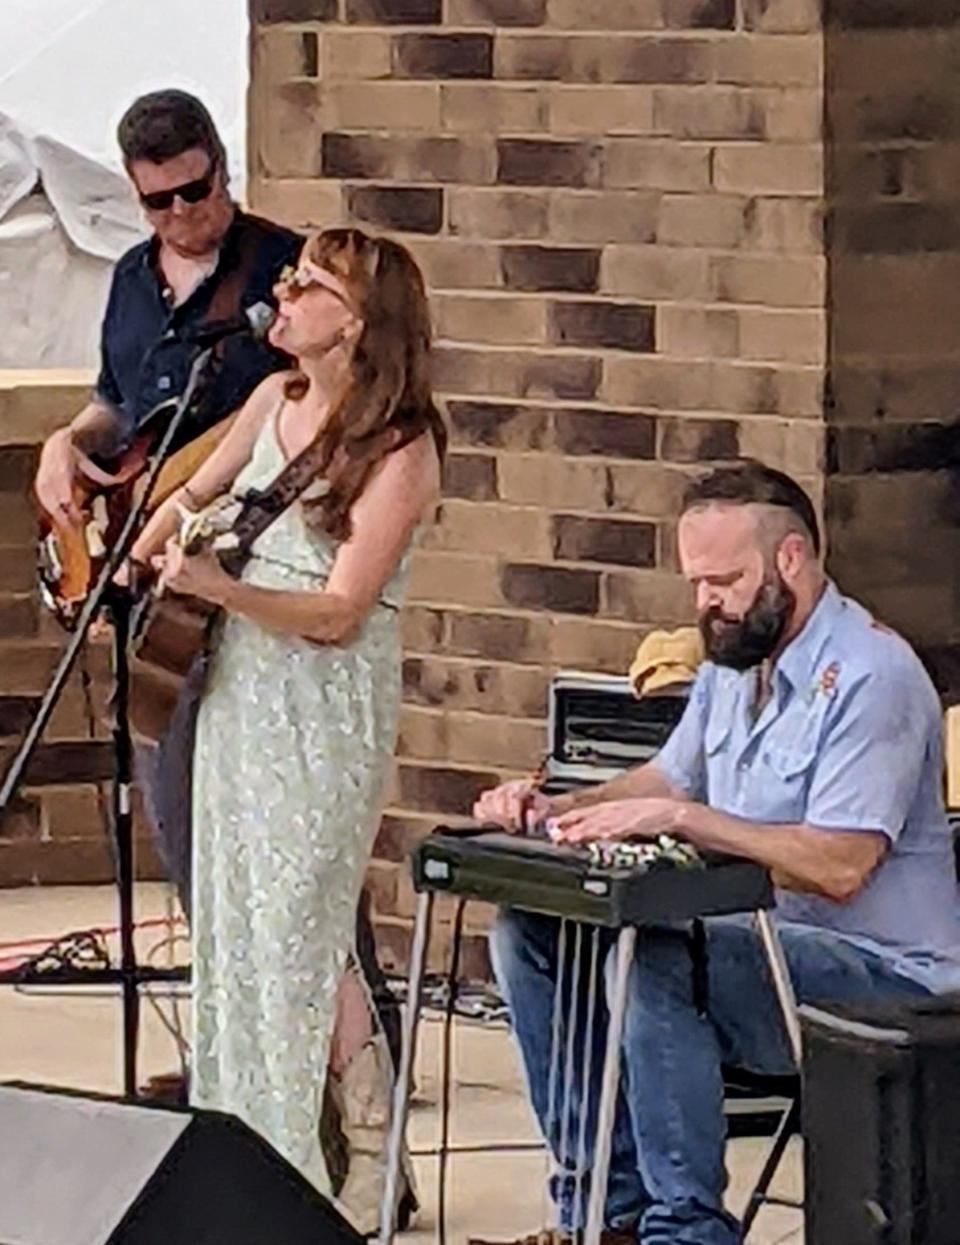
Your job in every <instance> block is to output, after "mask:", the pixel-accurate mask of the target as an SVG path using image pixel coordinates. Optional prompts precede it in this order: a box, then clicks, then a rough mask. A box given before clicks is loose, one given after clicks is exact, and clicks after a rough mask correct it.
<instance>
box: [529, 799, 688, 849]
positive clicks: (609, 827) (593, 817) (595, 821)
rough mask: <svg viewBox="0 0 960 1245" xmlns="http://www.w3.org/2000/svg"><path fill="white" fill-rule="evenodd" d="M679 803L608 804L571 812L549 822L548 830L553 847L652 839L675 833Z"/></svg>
mask: <svg viewBox="0 0 960 1245" xmlns="http://www.w3.org/2000/svg"><path fill="white" fill-rule="evenodd" d="M681 804H682V801H680V800H673V799H669V798H663V797H656V798H644V799H634V800H608V801H606V802H605V803H603V804H590V805H587V806H586V807H581V808H575V809H571V811H570V812H569V813H563V814H562V815H561V816H560V817H556V818H552V819H551V821H550V822H549V825H548V829H549V831H550V836H551V838H553V839H554V841H555V842H557V843H570V844H572V843H593V842H596V841H600V840H603V841H615V840H618V839H655V838H656V837H657V835H660V834H670V833H671V832H672V831H674V830H675V829H676V815H677V809H678V808H680V807H681Z"/></svg>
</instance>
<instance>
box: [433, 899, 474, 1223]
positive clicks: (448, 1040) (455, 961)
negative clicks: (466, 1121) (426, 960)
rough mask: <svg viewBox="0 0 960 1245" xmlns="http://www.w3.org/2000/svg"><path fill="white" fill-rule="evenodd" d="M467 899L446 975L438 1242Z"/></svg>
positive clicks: (443, 1219)
mask: <svg viewBox="0 0 960 1245" xmlns="http://www.w3.org/2000/svg"><path fill="white" fill-rule="evenodd" d="M466 907H467V901H466V900H465V899H460V900H458V901H457V908H456V912H455V914H454V918H453V941H452V943H451V947H450V973H449V975H448V977H447V1006H446V1011H445V1013H444V1017H443V1072H442V1088H441V1093H440V1155H439V1164H438V1176H437V1227H438V1233H439V1235H438V1242H437V1245H447V1159H448V1157H449V1150H450V1062H451V1057H452V1053H453V1017H454V1012H455V1010H456V1002H457V978H458V977H459V975H460V947H461V944H462V942H463V914H464V912H465V910H466Z"/></svg>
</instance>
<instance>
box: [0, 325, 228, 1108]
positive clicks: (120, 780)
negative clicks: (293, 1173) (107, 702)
mask: <svg viewBox="0 0 960 1245" xmlns="http://www.w3.org/2000/svg"><path fill="white" fill-rule="evenodd" d="M213 353H214V346H213V345H210V346H208V347H207V348H206V349H204V350H202V351H201V352H200V353H199V354H198V355H197V356H196V358H195V359H194V362H193V365H192V367H191V369H190V374H189V377H188V380H187V384H186V387H185V389H184V391H183V393H182V394H181V395H180V397H179V398H178V399H177V403H176V407H175V409H174V412H173V414H172V416H171V417H170V422H169V423H168V425H167V427H166V430H165V431H164V434H163V436H162V438H161V439H160V443H159V445H158V446H157V448H156V450H155V451H154V453H153V456H152V458H151V461H150V467H149V469H148V471H147V473H146V477H145V487H144V488H143V491H142V492H141V495H140V497H139V499H138V500H137V501H136V502H135V503H134V505H133V506H132V507H131V509H130V513H129V514H128V515H127V518H126V520H125V522H124V524H123V527H122V529H121V531H120V535H119V536H118V537H117V540H116V542H115V544H114V546H113V548H112V549H111V550H110V552H109V554H108V555H107V558H106V560H105V562H104V565H103V567H102V569H101V571H100V574H99V575H98V577H97V581H96V583H95V585H94V587H93V589H92V590H91V592H90V595H89V596H88V597H87V599H86V601H85V602H84V605H83V608H82V610H81V611H80V614H79V615H78V617H77V623H76V626H75V628H74V630H73V632H72V634H71V637H70V642H69V643H68V644H67V647H66V648H65V649H64V652H63V655H62V656H61V658H60V661H59V663H58V664H57V667H56V669H55V671H54V673H53V677H52V678H51V680H50V683H49V685H48V687H47V690H46V692H45V693H44V695H43V699H42V700H41V702H40V705H39V707H38V709H37V712H36V715H35V716H34V718H33V721H32V722H31V723H30V726H29V727H28V729H27V731H26V733H25V735H24V737H23V740H22V742H21V743H20V745H19V747H18V749H17V751H16V754H15V755H14V757H13V760H12V761H11V763H10V765H9V767H8V769H7V772H6V774H5V775H4V778H3V784H2V786H0V817H2V816H3V814H4V813H5V812H6V810H7V809H8V807H9V806H10V803H11V801H12V800H13V798H14V796H15V794H16V792H17V790H18V788H19V786H20V784H21V782H22V781H23V779H24V776H25V775H26V774H27V772H28V766H29V762H30V759H31V757H32V756H33V753H34V750H35V749H36V747H37V744H38V743H39V741H40V737H41V735H42V734H43V731H44V729H45V727H46V725H47V723H48V722H49V720H50V716H51V714H52V713H53V710H54V708H55V707H56V704H57V701H58V700H59V698H60V695H61V693H62V692H63V689H64V686H65V685H66V682H67V679H68V678H69V677H70V672H71V671H72V669H73V667H74V664H75V663H76V660H77V657H78V656H79V653H80V650H81V649H82V647H83V644H84V641H85V639H86V637H87V633H88V632H89V630H90V626H91V624H92V623H93V620H94V618H96V616H97V614H98V613H99V612H100V610H101V608H103V607H104V606H106V608H107V610H108V612H109V615H110V618H111V620H112V623H113V634H114V640H113V653H114V681H115V688H116V695H115V724H114V728H113V750H114V758H115V760H114V774H113V784H112V785H113V801H112V806H113V831H114V840H115V847H116V883H117V898H118V905H119V915H120V921H119V926H120V966H119V968H106V969H79V970H70V969H67V970H65V971H64V970H55V971H53V972H51V973H49V974H47V973H41V974H38V976H37V978H35V979H34V980H35V981H36V982H40V981H42V982H44V983H52V982H55V983H57V984H64V983H69V984H81V983H82V984H88V983H89V984H95V985H103V984H111V985H115V984H119V985H120V987H121V993H122V998H123V1089H124V1096H125V1097H126V1098H128V1099H131V1100H133V1101H135V1100H136V1098H137V1049H138V1045H139V1034H140V991H139V987H140V985H141V984H142V983H144V982H150V981H153V982H156V981H175V980H182V979H183V977H184V970H182V969H176V968H174V969H161V968H153V967H151V968H145V969H141V968H140V967H139V966H138V964H137V957H136V948H135V946H134V928H135V927H134V910H133V886H134V860H133V811H132V804H131V791H132V787H133V741H132V737H131V733H130V719H129V713H128V698H129V688H130V667H129V653H128V643H129V636H130V613H131V608H132V605H133V600H132V597H131V595H130V593H129V592H128V591H126V590H125V589H121V588H118V587H117V585H115V584H114V582H113V579H114V576H115V575H116V573H117V571H118V570H119V568H120V567H121V566H122V565H123V563H124V562H125V561H126V558H127V555H128V554H129V552H130V549H131V547H132V546H133V542H134V540H135V539H136V536H137V534H138V533H139V531H140V527H141V524H142V520H143V516H144V514H145V512H146V508H147V505H148V504H149V501H150V497H151V495H152V493H153V490H154V487H155V485H156V482H157V479H158V478H159V475H160V472H161V470H162V469H163V465H164V463H165V462H166V461H167V459H168V458H169V457H170V451H171V447H172V446H173V444H174V440H175V438H176V436H177V433H178V432H179V430H180V428H181V427H182V425H183V423H184V421H185V419H186V417H187V414H188V412H189V410H190V407H191V405H192V403H193V401H194V399H195V398H196V396H197V394H198V391H199V390H200V388H201V385H202V383H203V381H204V380H205V379H206V377H205V375H204V374H205V372H206V369H207V366H208V365H209V363H210V359H211V358H212V356H213ZM25 980H26V978H25V976H24V975H23V972H22V970H21V969H13V970H10V971H7V972H4V973H2V974H0V984H17V985H21V984H24V981H25Z"/></svg>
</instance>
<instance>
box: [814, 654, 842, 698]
mask: <svg viewBox="0 0 960 1245" xmlns="http://www.w3.org/2000/svg"><path fill="white" fill-rule="evenodd" d="M839 675H840V663H839V662H838V661H832V662H831V663H830V665H829V666H827V668H826V670H824V672H823V674H822V675H821V676H820V682H819V683H818V684H817V691H818V692H820V693H821V695H823V696H832V695H833V693H834V692H835V691H836V690H837V678H838V677H839Z"/></svg>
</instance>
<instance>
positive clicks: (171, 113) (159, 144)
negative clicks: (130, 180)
mask: <svg viewBox="0 0 960 1245" xmlns="http://www.w3.org/2000/svg"><path fill="white" fill-rule="evenodd" d="M117 141H118V142H119V144H120V150H121V152H122V153H123V162H124V164H125V165H126V167H127V169H128V170H129V168H130V166H131V164H133V163H134V161H135V160H151V161H152V162H153V163H154V164H161V163H162V162H163V161H164V160H172V159H173V158H174V156H181V155H183V153H184V152H185V151H192V150H193V149H194V148H195V147H199V148H200V149H201V150H203V151H205V152H206V153H207V155H208V156H209V157H210V162H211V164H212V165H216V166H219V168H221V169H222V170H223V171H224V173H225V172H226V168H227V154H226V152H225V150H224V147H223V143H222V141H221V139H220V135H219V134H218V133H217V127H216V126H215V125H214V123H213V118H212V117H211V116H210V113H209V112H208V111H207V109H206V108H205V107H204V105H203V104H202V103H201V102H200V100H198V99H197V98H196V96H195V95H190V94H188V92H186V91H174V90H169V91H152V92H151V93H150V94H149V95H141V96H140V98H139V99H135V100H134V101H133V103H132V104H131V105H130V107H129V108H128V109H127V111H126V112H125V113H124V114H123V117H122V118H121V121H120V124H119V126H118V127H117Z"/></svg>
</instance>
